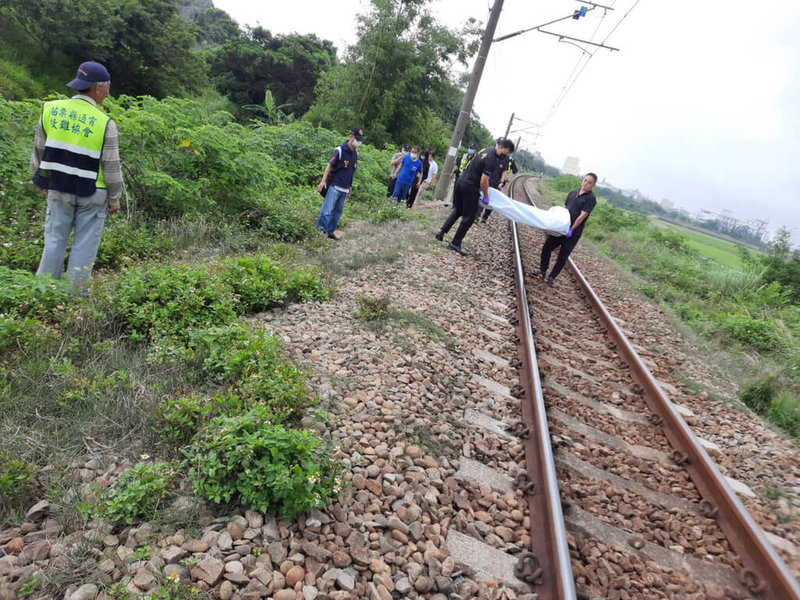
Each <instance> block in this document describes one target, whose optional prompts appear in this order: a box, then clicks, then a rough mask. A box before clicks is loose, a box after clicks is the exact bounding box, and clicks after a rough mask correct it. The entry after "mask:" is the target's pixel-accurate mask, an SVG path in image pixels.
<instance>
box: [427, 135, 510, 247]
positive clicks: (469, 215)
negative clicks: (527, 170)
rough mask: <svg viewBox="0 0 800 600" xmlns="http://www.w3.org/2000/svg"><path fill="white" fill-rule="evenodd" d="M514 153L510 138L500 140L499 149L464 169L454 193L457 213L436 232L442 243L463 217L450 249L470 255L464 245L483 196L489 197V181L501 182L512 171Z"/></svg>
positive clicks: (486, 150)
mask: <svg viewBox="0 0 800 600" xmlns="http://www.w3.org/2000/svg"><path fill="white" fill-rule="evenodd" d="M513 151H514V142H512V141H511V140H507V139H500V140H498V141H497V145H496V146H494V147H492V146H489V147H488V148H484V149H483V150H481V151H480V152H478V153H477V154H476V155H475V158H474V159H472V161H470V163H469V165H468V166H467V168H466V169H464V174H463V175H462V176H461V177H459V178H458V181H456V184H455V188H454V190H453V212H451V213H450V215H449V216H448V217H447V220H445V222H444V224H443V225H442V228H441V229H440V230H439V231H438V232H437V233H436V239H437V240H439V241H440V242H441V241H442V240H443V239H444V235H445V234H446V233H447V232H448V231H450V228H451V227H452V226H453V225H454V224H455V222H456V221H457V220H458V219H459V217H460V218H461V224H460V225H459V226H458V231H456V234H455V236H454V237H453V241H452V242H450V244H448V246H447V247H448V248H450V250H453V251H454V252H458V253H459V254H460V255H461V256H467V253H466V252H464V251H463V250H462V249H461V242H462V241H463V240H464V236H465V235H467V231H469V228H470V227H471V226H472V223H473V221H474V220H475V215H476V214H477V212H478V205H479V201H480V194H481V193H483V195H484V196H488V195H489V180H490V179H491V178H492V177H493V176H496V177H497V178H498V179H497V180H498V181H500V177H502V175H503V171H505V170H506V168H508V155H509V154H511V153H512V152H513ZM498 173H499V175H498Z"/></svg>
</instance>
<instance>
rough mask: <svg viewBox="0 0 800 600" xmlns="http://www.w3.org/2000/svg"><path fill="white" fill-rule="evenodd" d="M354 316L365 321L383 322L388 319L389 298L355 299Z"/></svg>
mask: <svg viewBox="0 0 800 600" xmlns="http://www.w3.org/2000/svg"><path fill="white" fill-rule="evenodd" d="M356 305H357V306H358V310H357V311H356V316H357V317H359V318H360V319H364V320H365V321H385V320H386V319H388V318H389V312H390V306H391V300H390V299H389V296H388V295H386V296H381V297H379V298H368V297H362V298H357V299H356Z"/></svg>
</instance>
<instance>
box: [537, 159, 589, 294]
mask: <svg viewBox="0 0 800 600" xmlns="http://www.w3.org/2000/svg"><path fill="white" fill-rule="evenodd" d="M596 183H597V175H595V174H594V173H587V174H586V176H585V177H584V178H583V182H582V183H581V189H579V190H572V191H571V192H570V193H569V194H567V199H566V201H565V202H564V206H566V207H567V210H568V211H569V216H570V221H571V223H572V226H571V227H570V228H569V230H568V231H567V235H565V236H560V235H559V236H555V235H548V236H547V239H546V240H545V241H544V246H542V256H541V259H540V264H539V268H538V269H535V270H534V271H533V272H532V273H531V275H533V276H534V277H536V278H538V279H543V278H544V277H545V276H546V277H547V278H546V279H545V280H544V282H545V283H546V284H547V285H550V286H552V285H555V284H556V281H555V279H556V277H558V274H559V273H561V269H563V268H564V265H565V264H567V259H568V258H569V255H570V253H571V252H572V251H573V250H574V249H575V246H577V245H578V240H579V239H581V234H583V226H584V225H585V224H586V219H587V218H588V217H589V213H590V212H592V209H593V208H594V207H595V206H596V205H597V198H595V197H594V193H592V189H594V186H595V184H596ZM559 246H561V250H559V251H558V258H557V259H556V264H555V266H554V267H553V270H552V271H550V275H549V276H548V275H547V269H548V268H549V267H550V255H551V254H552V252H553V250H555V249H556V248H557V247H559Z"/></svg>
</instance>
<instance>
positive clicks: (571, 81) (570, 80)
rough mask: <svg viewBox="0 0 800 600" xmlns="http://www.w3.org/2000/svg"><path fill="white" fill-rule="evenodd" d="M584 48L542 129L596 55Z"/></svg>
mask: <svg viewBox="0 0 800 600" xmlns="http://www.w3.org/2000/svg"><path fill="white" fill-rule="evenodd" d="M639 2H640V0H636V1H635V2H634V3H633V4H632V5H631V7H630V8H629V9H628V11H627V12H626V13H625V14H624V15H622V18H621V19H620V20H619V21H618V22H617V24H616V25H614V27H613V28H612V29H611V31H610V32H609V33H608V35H606V37H605V39H603V42H602V43H603V44H605V43H606V42H607V41H608V39H609V38H610V37H611V36H612V35H613V33H614V32H615V31H616V30H617V28H619V26H620V25H621V24H622V22H623V21H624V20H625V19H626V18H627V17H628V15H630V14H631V12H632V11H633V9H634V8H636V5H637V4H639ZM614 4H616V0H614V2H612V4H611V6H614ZM603 19H605V13H604V14H603V18H602V19H601V20H600V23H598V25H597V27H596V28H595V31H594V33H593V34H592V37H591V38H590V40H593V39H594V36H595V35H597V32H598V31H599V29H600V26H601V25H602V24H603ZM582 50H583V52H584V54H582V55H581V56H580V58H579V59H578V61H577V62H576V63H575V67H573V69H572V72H571V73H570V75H569V77H567V80H566V82H565V83H564V86H563V87H562V88H561V92H560V93H559V95H558V96H557V97H556V100H555V101H554V102H553V105H552V106H551V107H550V110H549V111H548V112H547V116H546V117H545V118H544V120H543V121H542V129H544V127H545V126H546V125H547V124H548V123H549V122H550V119H552V118H553V116H554V114H555V112H556V111H557V110H558V108H559V107H560V106H561V103H562V102H563V101H564V99H565V98H566V97H567V94H569V92H570V90H571V89H572V87H573V86H574V85H575V82H576V81H577V80H578V78H579V77H580V76H581V74H582V73H583V71H584V69H586V66H587V65H588V64H589V61H590V60H591V59H592V58H593V57H594V53H592V52H589V51H588V50H585V49H582ZM587 55H588V58H587ZM582 61H583V64H582V65H581V62H582ZM576 71H577V72H576Z"/></svg>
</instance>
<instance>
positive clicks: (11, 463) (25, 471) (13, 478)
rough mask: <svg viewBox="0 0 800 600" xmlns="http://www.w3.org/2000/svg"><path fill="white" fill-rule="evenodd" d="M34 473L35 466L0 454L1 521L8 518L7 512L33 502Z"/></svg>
mask: <svg viewBox="0 0 800 600" xmlns="http://www.w3.org/2000/svg"><path fill="white" fill-rule="evenodd" d="M34 471H35V467H34V465H31V464H29V463H26V462H24V461H21V460H18V459H15V458H11V457H9V456H8V455H7V454H5V453H3V452H0V519H2V518H4V517H5V516H6V514H7V513H6V511H7V510H11V509H13V508H18V507H20V506H21V505H23V504H24V503H26V502H28V501H29V500H31V498H32V496H33V493H34V492H35V488H34V486H33V474H34Z"/></svg>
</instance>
